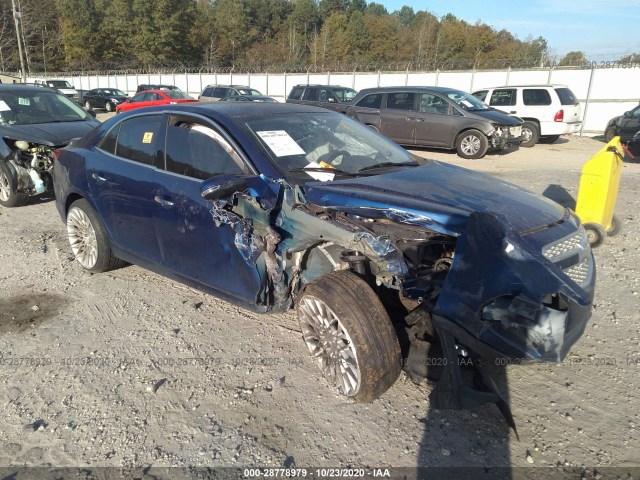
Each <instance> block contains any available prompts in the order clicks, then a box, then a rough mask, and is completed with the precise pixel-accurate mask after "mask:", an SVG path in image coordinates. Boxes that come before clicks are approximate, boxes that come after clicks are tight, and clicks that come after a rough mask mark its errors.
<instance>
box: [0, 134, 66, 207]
mask: <svg viewBox="0 0 640 480" xmlns="http://www.w3.org/2000/svg"><path fill="white" fill-rule="evenodd" d="M6 143H7V145H8V146H9V147H10V148H12V152H13V153H12V155H10V156H9V157H8V158H7V159H6V160H5V161H6V162H7V163H8V164H9V165H10V167H12V168H13V171H14V172H15V176H16V180H17V191H18V192H19V193H24V194H27V195H35V194H39V193H44V192H45V191H49V190H52V189H53V180H52V176H51V170H52V168H53V161H54V152H55V151H56V149H57V148H59V147H49V146H43V145H38V144H36V143H32V142H27V141H25V140H15V141H13V140H6Z"/></svg>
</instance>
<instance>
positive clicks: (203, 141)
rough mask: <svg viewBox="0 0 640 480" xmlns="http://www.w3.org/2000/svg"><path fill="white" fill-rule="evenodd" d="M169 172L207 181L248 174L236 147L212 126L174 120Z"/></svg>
mask: <svg viewBox="0 0 640 480" xmlns="http://www.w3.org/2000/svg"><path fill="white" fill-rule="evenodd" d="M166 169H167V171H169V172H173V173H178V174H180V175H186V176H188V177H193V178H197V179H199V180H206V179H207V178H211V177H213V176H214V175H220V174H223V173H228V174H243V173H245V168H244V162H243V161H242V159H241V158H240V156H239V155H238V153H237V152H236V151H235V150H234V149H233V147H232V146H231V145H230V144H229V143H228V142H227V141H226V140H225V138H224V137H223V136H222V135H220V134H219V133H218V132H217V131H216V130H214V129H213V128H212V127H211V126H209V125H203V124H201V123H198V122H195V121H192V120H190V119H185V118H184V117H182V118H181V117H171V118H170V120H169V127H168V128H167V148H166Z"/></svg>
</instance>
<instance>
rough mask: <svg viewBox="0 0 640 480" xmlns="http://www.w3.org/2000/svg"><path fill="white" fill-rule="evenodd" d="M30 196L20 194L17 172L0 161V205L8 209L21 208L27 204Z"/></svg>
mask: <svg viewBox="0 0 640 480" xmlns="http://www.w3.org/2000/svg"><path fill="white" fill-rule="evenodd" d="M28 198H29V195H26V194H24V193H20V192H18V179H17V177H16V174H15V170H14V169H13V167H11V165H9V164H8V163H7V162H5V161H4V160H0V205H2V206H3V207H7V208H15V207H20V206H22V205H24V204H25V203H27V199H28Z"/></svg>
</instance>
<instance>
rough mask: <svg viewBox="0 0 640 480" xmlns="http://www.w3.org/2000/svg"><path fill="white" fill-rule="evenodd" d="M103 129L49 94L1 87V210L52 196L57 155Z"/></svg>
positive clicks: (34, 89) (36, 89)
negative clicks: (33, 198)
mask: <svg viewBox="0 0 640 480" xmlns="http://www.w3.org/2000/svg"><path fill="white" fill-rule="evenodd" d="M99 124H100V122H98V121H97V120H95V119H94V118H93V116H92V115H90V114H89V113H87V112H86V111H85V110H83V109H82V107H80V106H79V105H78V104H77V103H75V102H74V101H73V100H71V99H70V98H68V97H66V96H65V95H61V94H59V93H57V92H55V91H53V90H51V89H49V88H42V87H31V86H26V85H11V84H7V85H0V205H3V206H5V207H18V206H20V205H23V204H24V203H25V202H26V201H27V199H28V198H29V197H31V196H33V195H37V194H40V193H44V192H45V191H48V190H49V191H50V190H52V189H53V181H52V178H51V169H52V167H53V155H54V151H55V150H56V149H58V148H60V147H63V146H65V145H67V143H69V140H71V139H72V138H76V137H81V136H83V135H84V134H85V133H87V132H88V131H89V130H91V129H92V128H94V127H96V126H97V125H99Z"/></svg>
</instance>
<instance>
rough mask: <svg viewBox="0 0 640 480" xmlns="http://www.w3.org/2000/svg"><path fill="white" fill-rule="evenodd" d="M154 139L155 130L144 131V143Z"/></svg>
mask: <svg viewBox="0 0 640 480" xmlns="http://www.w3.org/2000/svg"><path fill="white" fill-rule="evenodd" d="M152 140H153V132H144V137H142V143H151V141H152Z"/></svg>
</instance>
